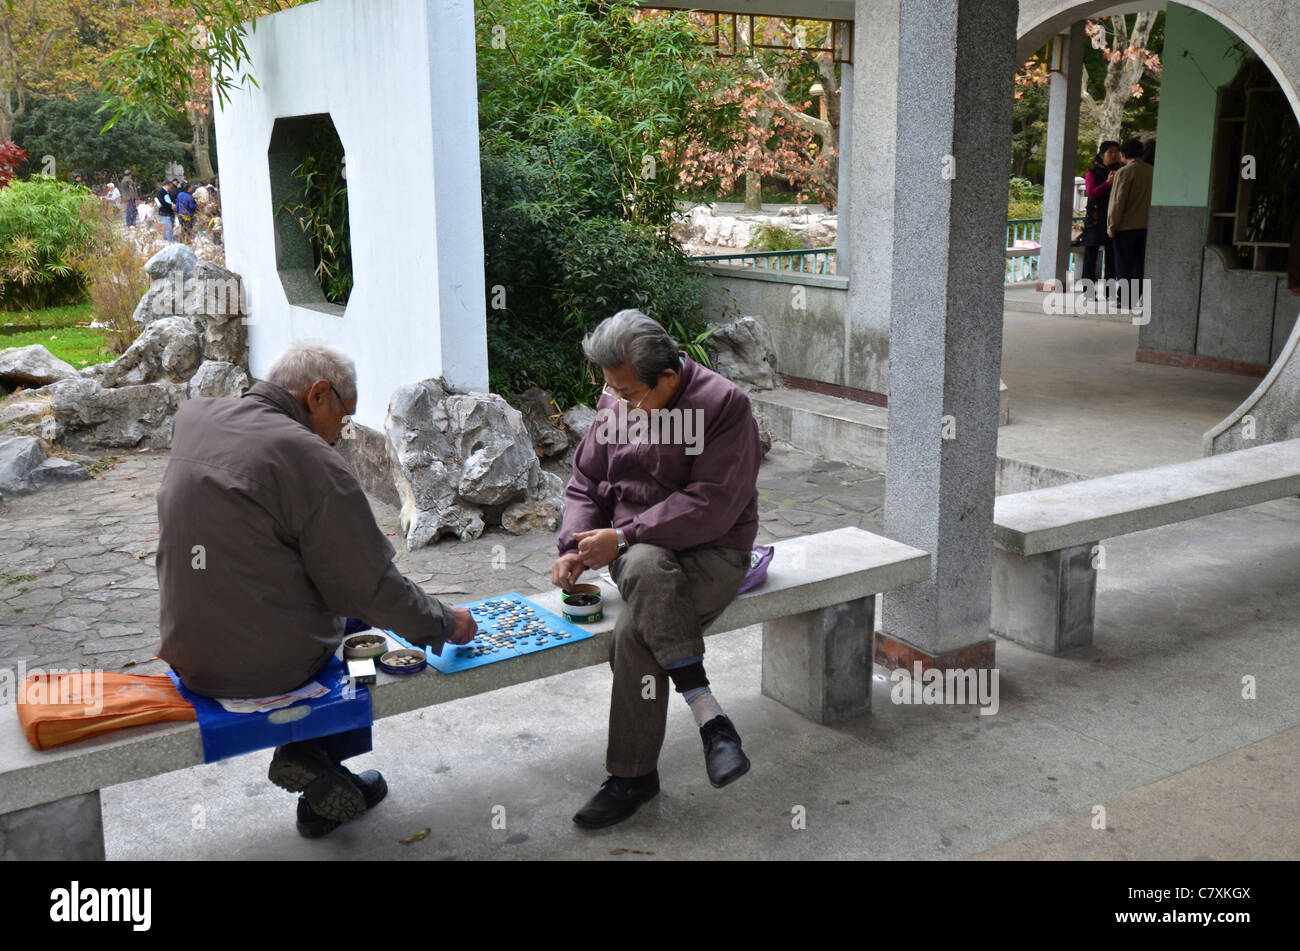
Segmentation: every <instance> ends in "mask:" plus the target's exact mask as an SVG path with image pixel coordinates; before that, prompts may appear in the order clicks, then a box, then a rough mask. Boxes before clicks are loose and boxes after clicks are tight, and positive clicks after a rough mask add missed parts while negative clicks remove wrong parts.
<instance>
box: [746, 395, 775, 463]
mask: <svg viewBox="0 0 1300 951" xmlns="http://www.w3.org/2000/svg"><path fill="white" fill-rule="evenodd" d="M749 408H750V409H751V410H752V411H753V413H754V422H755V423H756V424H757V425H758V442H759V445H761V446H762V447H763V455H765V456H766V455H767V454H768V453H769V452H771V451H772V424H771V422H769V421H768V418H767V414H766V413H764V412H763V411H762V410H761V409H759V408H758V407H757V406H754V405H753V404H752V403H751V404H750V407H749Z"/></svg>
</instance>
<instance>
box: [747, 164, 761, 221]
mask: <svg viewBox="0 0 1300 951" xmlns="http://www.w3.org/2000/svg"><path fill="white" fill-rule="evenodd" d="M762 210H763V176H761V175H759V174H758V172H755V171H747V172H745V211H752V212H759V211H762Z"/></svg>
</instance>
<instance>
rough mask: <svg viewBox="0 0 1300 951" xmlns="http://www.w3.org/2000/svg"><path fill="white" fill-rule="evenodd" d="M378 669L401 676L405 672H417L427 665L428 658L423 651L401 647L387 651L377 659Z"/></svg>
mask: <svg viewBox="0 0 1300 951" xmlns="http://www.w3.org/2000/svg"><path fill="white" fill-rule="evenodd" d="M378 664H379V669H380V670H382V671H384V673H387V674H396V675H397V676H399V677H401V676H404V675H406V674H418V673H419V672H420V671H422V670H424V668H425V667H427V666H429V661H428V659H427V658H426V657H425V656H424V651H417V650H411V649H410V648H406V647H404V648H402V649H401V650H395V651H389V652H388V653H387V654H384V655H383V656H382V657H380V658H379V660H378Z"/></svg>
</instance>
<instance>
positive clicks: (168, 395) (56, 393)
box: [41, 378, 189, 449]
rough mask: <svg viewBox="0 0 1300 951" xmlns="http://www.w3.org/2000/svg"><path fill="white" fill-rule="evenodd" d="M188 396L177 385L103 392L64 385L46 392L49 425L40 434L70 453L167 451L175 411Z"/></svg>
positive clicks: (78, 382)
mask: <svg viewBox="0 0 1300 951" xmlns="http://www.w3.org/2000/svg"><path fill="white" fill-rule="evenodd" d="M188 395H189V388H188V386H187V385H185V384H180V383H168V382H160V383H145V384H141V385H136V386H123V387H119V388H117V389H105V388H104V387H102V386H100V385H99V383H97V382H96V381H95V380H89V379H84V378H79V379H75V380H64V381H63V382H62V383H58V384H56V385H55V386H54V388H53V389H52V390H51V398H50V409H51V410H52V411H53V413H54V416H53V425H50V426H48V427H46V428H45V429H42V433H41V435H42V436H43V437H46V436H47V430H48V434H49V436H52V437H55V438H58V437H61V438H63V439H64V440H66V442H67V444H68V445H69V446H70V447H72V448H74V449H93V448H106V449H115V448H125V447H131V446H143V447H148V448H151V449H166V448H168V447H169V446H171V440H172V422H173V420H174V417H175V414H176V410H177V408H178V407H179V406H180V404H181V403H182V402H184V400H185V399H186V398H187V396H188ZM47 422H48V421H47ZM47 438H48V437H47Z"/></svg>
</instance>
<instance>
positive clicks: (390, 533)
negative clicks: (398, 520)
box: [388, 532, 397, 535]
mask: <svg viewBox="0 0 1300 951" xmlns="http://www.w3.org/2000/svg"><path fill="white" fill-rule="evenodd" d="M388 534H389V535H396V534H397V532H389V533H388Z"/></svg>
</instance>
